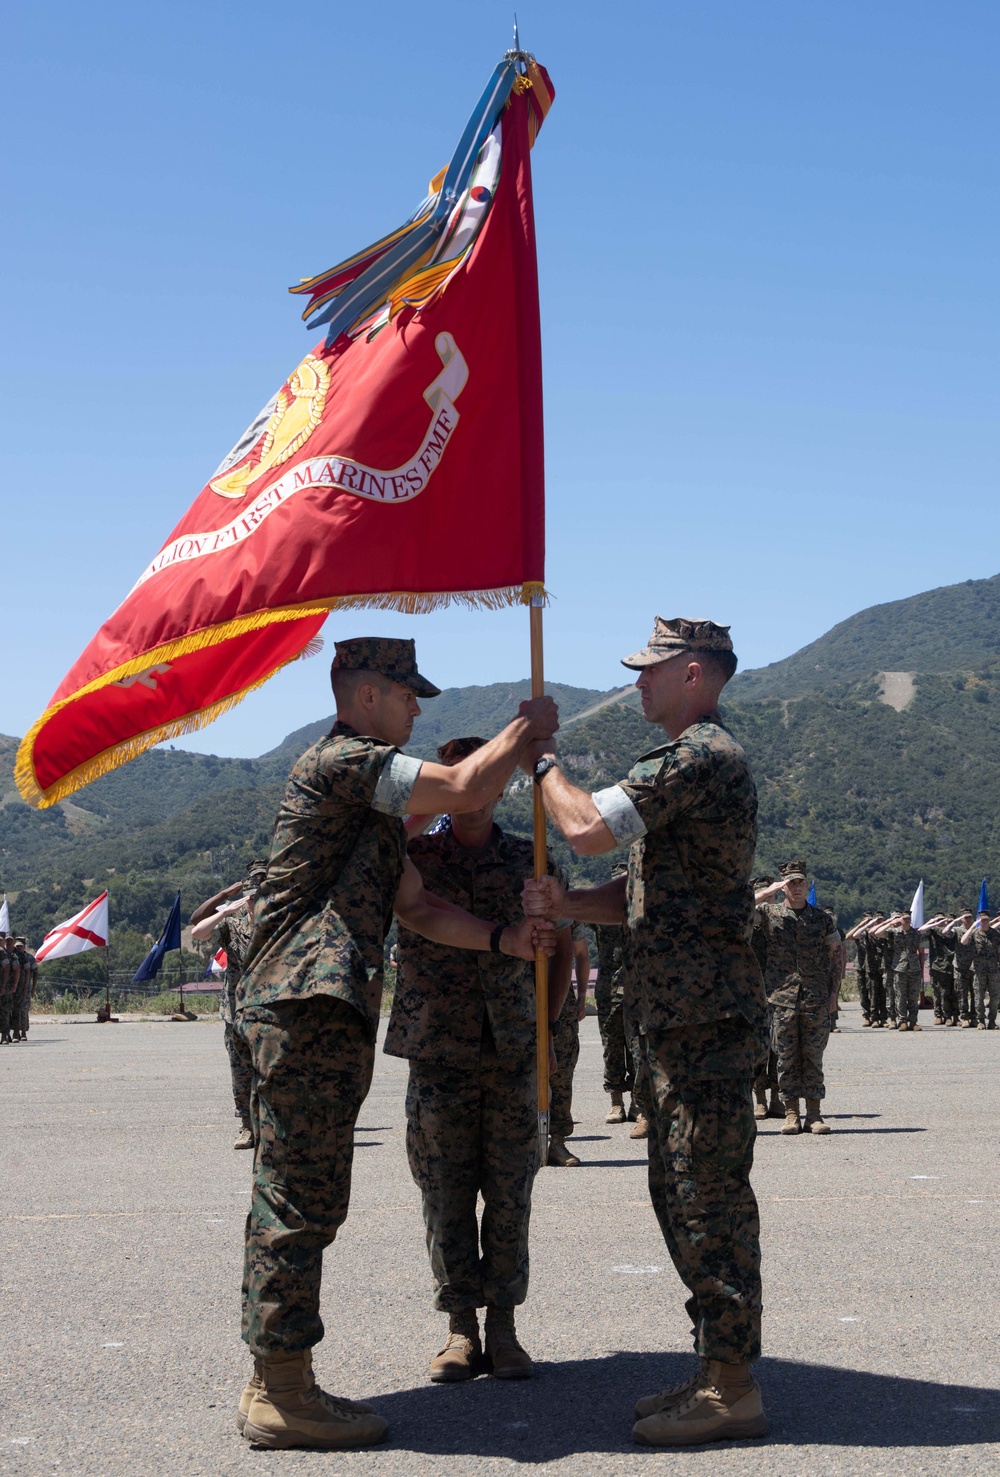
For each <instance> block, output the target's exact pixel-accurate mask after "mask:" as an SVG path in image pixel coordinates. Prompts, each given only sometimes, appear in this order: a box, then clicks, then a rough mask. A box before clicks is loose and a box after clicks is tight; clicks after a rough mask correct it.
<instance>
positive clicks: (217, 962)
mask: <svg viewBox="0 0 1000 1477" xmlns="http://www.w3.org/2000/svg"><path fill="white" fill-rule="evenodd" d="M228 968H229V956H228V954H227V953H226V951H225V949H217V950H216V951H215V953H214V954H213V955H212V957H211V959H210V960H209V961H208V968H207V969H206V970H205V978H206V979H207V980H211V979H216V978H218V976H219V975H220V974H225V972H226V970H227V969H228Z"/></svg>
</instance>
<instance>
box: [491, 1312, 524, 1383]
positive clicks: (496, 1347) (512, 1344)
mask: <svg viewBox="0 0 1000 1477" xmlns="http://www.w3.org/2000/svg"><path fill="white" fill-rule="evenodd" d="M486 1357H487V1359H488V1360H489V1362H490V1366H491V1368H492V1370H493V1376H494V1378H495V1379H498V1380H530V1378H531V1376H532V1375H533V1374H534V1372H535V1371H534V1369H533V1367H532V1363H531V1356H530V1355H529V1354H526V1353H525V1351H524V1350H523V1349H522V1348H521V1345H520V1344H519V1343H518V1341H517V1330H516V1329H515V1327H514V1309H513V1308H491V1307H487V1309H486Z"/></svg>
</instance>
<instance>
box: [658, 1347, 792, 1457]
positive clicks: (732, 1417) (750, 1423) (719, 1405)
mask: <svg viewBox="0 0 1000 1477" xmlns="http://www.w3.org/2000/svg"><path fill="white" fill-rule="evenodd" d="M766 1432H767V1421H766V1420H765V1418H764V1407H763V1405H762V1403H761V1398H760V1388H759V1386H758V1384H757V1382H756V1380H755V1379H754V1378H753V1376H752V1375H751V1373H750V1366H749V1364H722V1363H721V1362H720V1361H719V1360H717V1359H706V1360H705V1361H704V1364H703V1367H702V1370H701V1372H700V1373H699V1375H698V1378H697V1380H696V1381H695V1383H694V1385H693V1386H692V1388H691V1390H690V1391H689V1393H688V1394H686V1395H685V1396H683V1398H682V1399H680V1400H678V1401H676V1402H671V1403H670V1404H669V1405H666V1406H664V1407H662V1408H661V1409H660V1410H658V1411H657V1412H656V1413H655V1414H654V1415H649V1416H646V1417H645V1418H644V1419H643V1420H640V1421H637V1422H636V1424H635V1425H634V1426H633V1427H632V1439H633V1440H634V1441H638V1442H639V1444H640V1445H641V1446H696V1445H698V1444H699V1443H700V1442H703V1441H742V1440H744V1439H745V1438H746V1437H747V1436H763V1435H765V1433H766Z"/></svg>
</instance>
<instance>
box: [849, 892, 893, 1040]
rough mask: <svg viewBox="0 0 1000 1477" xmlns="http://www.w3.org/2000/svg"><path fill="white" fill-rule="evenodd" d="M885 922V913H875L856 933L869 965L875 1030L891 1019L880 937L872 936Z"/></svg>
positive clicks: (857, 940) (869, 987) (872, 1020)
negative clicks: (874, 930)
mask: <svg viewBox="0 0 1000 1477" xmlns="http://www.w3.org/2000/svg"><path fill="white" fill-rule="evenodd" d="M884 922H885V914H884V913H874V914H872V916H871V917H870V918H869V919H868V920H867V921H866V922H865V923H864V924H863V925H861V926H859V927H858V930H857V932H856V934H855V939H856V942H857V944H858V947H859V948H861V947H863V948H864V954H865V962H866V964H867V966H868V993H869V999H870V1003H871V1015H870V1020H871V1024H872V1029H873V1030H882V1029H883V1028H884V1027H885V1026H886V1024H887V1022H888V1019H889V1006H888V1001H887V1000H886V993H885V959H884V956H883V950H882V943H881V940H880V939H876V938H873V937H872V931H873V929H875V928H877V927H878V925H879V924H880V923H884Z"/></svg>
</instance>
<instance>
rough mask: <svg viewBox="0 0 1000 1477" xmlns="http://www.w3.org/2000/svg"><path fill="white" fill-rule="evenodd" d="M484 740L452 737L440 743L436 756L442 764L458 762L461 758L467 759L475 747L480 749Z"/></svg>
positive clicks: (474, 750)
mask: <svg viewBox="0 0 1000 1477" xmlns="http://www.w3.org/2000/svg"><path fill="white" fill-rule="evenodd" d="M485 742H486V740H485V739H481V738H475V737H471V736H470V737H469V738H453V739H449V740H448V742H447V743H446V744H442V745H441V747H440V748H439V749H438V751H437V755H438V758H439V759H440V761H441V763H442V764H458V763H459V761H460V760H462V759H468V757H469V755H470V754H474V753H475V752H476V750H477V749H481V748H482V747H483V745H484V744H485Z"/></svg>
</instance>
